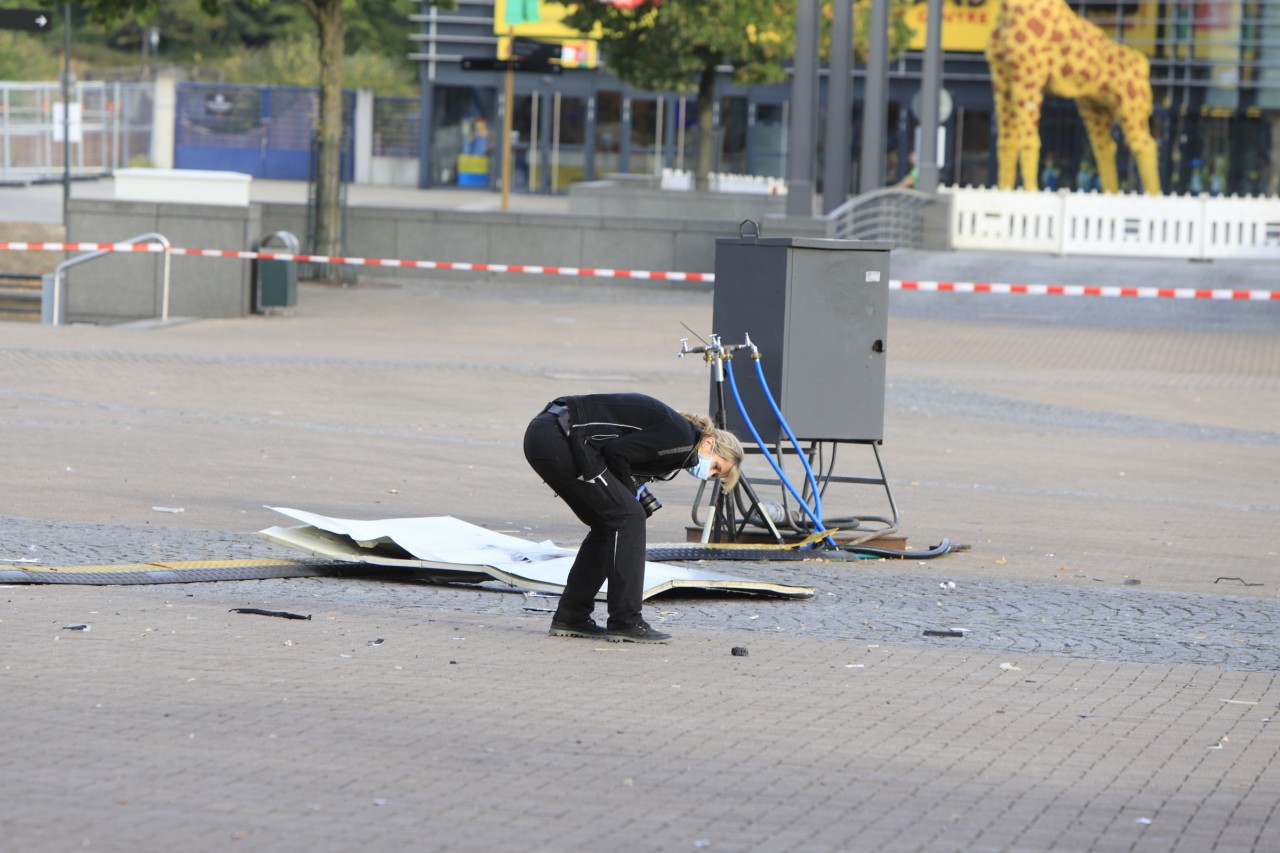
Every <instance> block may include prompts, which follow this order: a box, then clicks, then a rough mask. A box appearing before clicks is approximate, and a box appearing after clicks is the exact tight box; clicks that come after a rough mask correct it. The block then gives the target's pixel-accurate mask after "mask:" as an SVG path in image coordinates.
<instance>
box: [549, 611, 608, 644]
mask: <svg viewBox="0 0 1280 853" xmlns="http://www.w3.org/2000/svg"><path fill="white" fill-rule="evenodd" d="M547 633H548V634H550V635H551V636H552V637H585V638H587V639H589V640H592V639H600V638H601V637H605V636H606V635H608V633H609V632H608V631H606V630H605V629H604V628H601V627H600V626H599V625H597V624H596V621H595V620H594V619H592V618H591V617H590V616H588V617H587V618H586V619H585V620H584V621H582V622H561V621H560V620H559V619H552V620H551V630H550V631H548V632H547Z"/></svg>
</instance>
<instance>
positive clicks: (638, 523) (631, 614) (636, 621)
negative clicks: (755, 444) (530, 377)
mask: <svg viewBox="0 0 1280 853" xmlns="http://www.w3.org/2000/svg"><path fill="white" fill-rule="evenodd" d="M524 456H525V459H527V460H528V461H529V464H530V465H531V466H532V467H533V470H534V471H536V472H537V473H538V475H539V476H540V477H542V479H543V481H544V482H546V484H547V485H548V486H550V487H551V488H552V490H554V491H555V493H556V494H557V495H559V496H560V498H561V499H563V500H564V502H565V503H566V504H568V505H569V508H570V509H571V510H573V513H574V515H576V516H577V517H578V518H579V520H581V521H582V523H583V524H585V525H587V527H589V528H591V530H590V532H589V533H587V536H586V538H585V539H583V540H582V546H581V547H580V548H579V549H578V556H577V558H576V559H575V560H574V561H573V567H572V568H571V569H570V570H569V577H568V580H567V581H566V583H565V588H564V593H563V594H561V596H560V605H559V606H558V607H557V608H556V612H555V615H554V616H553V617H552V619H551V630H550V634H551V636H553V637H587V638H603V639H606V640H610V641H612V642H615V643H618V642H631V643H665V642H667V641H668V640H669V639H671V635H670V634H664V633H663V632H661V631H656V630H654V629H653V628H652V627H651V626H650V625H649V624H648V623H647V622H645V621H644V618H643V617H642V616H641V613H640V611H641V602H642V600H643V597H644V553H645V522H646V521H647V520H648V517H649V516H650V515H652V514H653V511H654V510H656V509H657V508H658V506H660V504H658V502H657V500H656V499H655V498H654V497H653V495H652V494H650V493H649V491H648V489H647V488H646V487H645V485H644V484H645V483H648V482H651V481H653V480H655V479H659V478H661V479H670V478H671V477H673V476H675V474H676V473H677V472H679V471H680V470H681V469H684V470H686V471H688V472H689V473H690V474H692V475H693V476H695V477H697V478H699V479H702V480H706V479H709V478H711V477H718V478H720V480H721V481H722V483H723V485H724V487H725V488H726V489H732V488H733V487H734V485H735V484H736V483H737V481H738V471H739V467H740V466H741V464H742V444H741V443H740V442H739V441H738V439H737V437H736V436H734V434H733V433H731V432H727V431H725V430H722V429H716V427H715V425H714V424H713V423H712V421H711V419H710V418H708V417H706V416H705V415H692V414H688V413H681V412H677V411H676V410H675V409H673V408H671V407H670V406H668V405H666V404H665V403H663V402H661V401H660V400H655V399H654V398H653V397H648V396H646V395H644V394H585V395H582V396H576V397H557V398H556V399H555V400H553V401H552V402H550V403H548V404H547V406H546V408H544V409H543V410H542V411H541V412H540V413H538V414H537V415H536V416H535V417H534V418H533V420H532V421H530V423H529V427H528V429H527V430H525V434H524ZM605 581H608V582H609V589H608V605H609V619H608V621H607V622H606V627H601V626H600V625H597V624H596V622H595V620H594V619H592V618H591V613H592V611H593V610H594V609H595V599H596V593H598V592H599V591H600V587H601V586H603V585H604V583H605Z"/></svg>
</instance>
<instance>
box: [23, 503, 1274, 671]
mask: <svg viewBox="0 0 1280 853" xmlns="http://www.w3.org/2000/svg"><path fill="white" fill-rule="evenodd" d="M0 524H3V528H4V530H5V531H6V538H7V539H9V541H10V542H17V543H19V544H20V543H22V542H39V543H42V544H41V545H40V546H37V550H36V551H33V552H32V553H39V554H40V555H41V557H40V563H41V564H43V565H68V566H75V565H84V564H87V563H91V562H94V561H96V560H97V559H99V558H100V557H101V556H102V555H103V554H104V553H110V554H111V555H112V557H113V560H112V562H128V561H130V560H139V561H142V560H147V561H163V560H233V559H246V558H253V557H258V558H292V559H302V558H303V555H300V554H298V553H297V552H295V551H292V550H291V549H287V548H283V547H280V546H278V545H274V544H273V543H270V542H267V541H266V540H263V539H259V538H257V537H252V536H245V535H232V534H226V533H219V532H211V531H196V530H181V529H169V530H158V529H154V528H146V527H136V526H128V525H99V524H70V523H66V522H47V521H32V520H29V519H13V518H9V519H0ZM43 543H49V544H48V545H45V544H43ZM19 550H21V549H19ZM908 562H910V561H908ZM901 564H902V561H896V560H894V561H887V560H858V561H851V562H832V561H829V560H821V559H818V560H810V561H801V562H785V563H758V562H737V561H735V562H725V561H721V562H714V561H708V562H703V563H699V564H698V565H699V567H700V568H708V569H712V570H715V571H722V572H725V573H727V574H735V575H740V576H742V577H747V578H751V579H755V580H781V581H782V582H784V583H794V584H798V585H804V586H813V587H815V589H816V590H817V594H816V596H815V597H814V598H813V599H811V600H808V601H794V600H777V599H770V598H766V597H761V596H751V595H738V596H728V597H726V596H724V595H720V594H704V593H696V594H692V593H684V594H680V593H675V594H673V593H666V594H663V595H662V596H660V597H658V598H655V599H653V600H652V601H651V602H650V604H649V611H650V616H651V620H652V621H653V622H654V623H655V624H659V623H660V624H662V625H663V626H664V627H666V628H668V629H670V630H672V631H676V632H678V631H679V630H680V629H681V628H685V627H697V628H707V629H712V630H724V629H733V630H739V631H747V632H750V633H753V634H779V635H783V636H789V637H824V638H830V639H842V640H849V641H857V642H884V643H898V644H905V645H923V646H929V647H938V646H960V647H963V648H978V649H983V650H987V651H999V652H1007V653H1009V654H1052V655H1065V656H1068V657H1076V658H1087V659H1091V660H1108V661H1126V662H1130V663H1162V664H1176V665H1194V666H1217V667H1223V668H1226V669H1238V670H1245V671H1255V672H1272V671H1274V670H1275V669H1276V666H1277V662H1280V602H1277V601H1276V600H1275V599H1261V600H1260V599H1258V598H1242V597H1236V596H1232V595H1229V594H1218V595H1203V594H1188V593H1173V592H1166V591H1157V590H1144V589H1142V588H1141V586H1140V581H1137V579H1130V582H1129V583H1128V585H1126V584H1125V582H1124V581H1121V582H1120V583H1119V584H1117V583H1116V581H1114V580H1106V579H1102V578H1085V577H1077V578H1075V579H1074V581H1073V582H1072V584H1071V585H1069V586H1052V585H1047V584H1044V583H1030V582H1019V581H1013V580H1000V579H981V578H979V579H969V580H965V579H962V580H960V581H959V583H957V582H956V580H954V579H953V577H952V576H948V575H947V574H945V571H942V570H944V569H945V561H942V562H939V563H938V564H937V566H936V567H934V568H933V569H932V570H929V571H925V572H920V571H916V572H911V571H895V570H894V568H893V567H895V566H898V565H901ZM0 565H3V564H0ZM12 565H14V566H15V567H20V566H21V565H22V564H20V563H14V564H12ZM324 565H333V564H324ZM394 574H395V573H394V572H391V571H387V570H378V569H370V570H363V571H356V570H352V571H351V572H350V575H349V576H346V577H342V578H333V577H316V578H309V579H298V578H292V579H271V580H247V581H222V582H218V583H217V584H216V586H217V587H218V588H219V594H221V595H226V596H231V597H235V598H239V599H242V600H244V601H246V602H249V601H263V600H278V599H281V598H290V599H294V598H300V599H312V600H314V601H315V602H316V603H317V604H320V603H323V604H324V605H325V606H330V607H333V606H370V607H379V608H382V607H389V608H404V609H408V610H421V611H439V612H446V613H454V614H462V613H476V614H507V615H518V614H520V613H522V612H525V611H530V610H532V611H535V612H536V611H538V610H542V609H544V608H547V607H553V606H554V604H552V605H547V604H545V603H543V602H541V601H540V600H539V599H537V598H534V599H531V600H530V599H526V597H525V596H524V595H523V594H522V593H521V592H520V591H519V590H514V589H512V588H510V587H508V586H506V585H505V584H502V583H499V582H497V581H494V582H492V583H486V584H482V585H477V586H470V585H464V584H427V583H418V582H412V583H404V582H401V581H400V580H399V579H396V578H395V577H394ZM388 576H391V577H388ZM1220 583H1221V588H1222V589H1223V591H1224V592H1228V591H1231V590H1234V589H1237V588H1240V584H1241V583H1242V581H1241V580H1240V579H1235V578H1232V579H1229V580H1228V579H1223V580H1222V581H1221V582H1220ZM952 584H954V585H955V586H954V588H952V586H951V585H952ZM951 629H958V630H961V631H963V632H964V636H963V637H961V638H954V637H948V638H938V637H934V636H925V635H924V632H925V631H926V630H930V631H933V630H951Z"/></svg>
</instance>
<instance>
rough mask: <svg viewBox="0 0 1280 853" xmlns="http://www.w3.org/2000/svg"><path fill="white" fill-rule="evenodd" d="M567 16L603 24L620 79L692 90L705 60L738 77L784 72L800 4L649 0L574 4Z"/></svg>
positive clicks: (611, 64) (582, 25)
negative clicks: (630, 4) (630, 5)
mask: <svg viewBox="0 0 1280 853" xmlns="http://www.w3.org/2000/svg"><path fill="white" fill-rule="evenodd" d="M566 5H569V6H570V7H571V8H572V9H573V11H572V12H571V13H570V14H569V15H568V16H566V18H565V23H567V24H568V25H569V26H571V27H574V28H575V29H578V30H580V31H582V32H590V31H591V30H592V28H593V27H595V26H599V27H601V28H602V33H603V34H602V37H601V39H600V49H601V54H602V55H603V57H604V62H605V65H606V66H607V67H608V68H609V70H610V71H611V72H613V74H614V75H615V76H617V77H618V79H620V80H623V81H625V82H627V83H630V84H631V85H633V86H635V87H637V88H640V89H647V90H658V89H670V90H675V91H691V90H693V89H695V88H697V86H698V82H699V78H700V77H701V75H702V74H703V72H704V71H705V70H706V69H707V68H714V67H715V66H717V65H729V66H730V67H732V68H733V72H734V79H735V80H737V81H738V82H740V83H771V82H777V81H780V80H782V79H783V78H784V76H785V74H784V70H783V67H782V62H783V60H784V59H786V58H787V57H788V56H790V54H791V51H792V50H793V49H794V43H795V35H794V33H795V15H794V4H793V3H789V2H783V0H777V2H768V0H766V2H762V1H761V0H643V2H641V4H640V5H639V6H637V7H636V8H635V9H619V8H617V7H615V6H613V5H611V4H608V3H600V2H594V0H588V2H583V3H580V4H578V5H576V6H574V5H573V4H566Z"/></svg>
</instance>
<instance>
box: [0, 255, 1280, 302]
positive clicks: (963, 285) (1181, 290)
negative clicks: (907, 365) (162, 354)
mask: <svg viewBox="0 0 1280 853" xmlns="http://www.w3.org/2000/svg"><path fill="white" fill-rule="evenodd" d="M3 250H8V251H15V252H22V251H27V252H149V253H163V252H164V251H165V248H164V246H163V245H161V244H159V243H18V242H0V251H3ZM169 253H170V254H172V255H189V256H194V257H200V258H238V259H241V260H264V261H302V262H305V263H315V264H344V265H348V266H359V267H390V268H396V269H419V270H458V271H471V272H509V273H523V274H526V275H563V276H584V277H589V278H627V279H638V280H650V281H694V282H707V283H709V282H714V281H715V280H716V277H715V274H714V273H703V272H663V271H660V270H617V269H606V268H601V267H548V266H537V265H533V264H474V263H463V262H458V261H410V260H400V259H389V258H345V257H335V256H330V255H297V254H289V253H288V252H239V251H232V250H227V249H180V248H176V247H175V248H171V249H169ZM889 289H890V290H906V291H920V292H931V293H992V294H1020V295H1028V296H1109V297H1125V298H1136V299H1219V300H1236V301H1252V302H1269V301H1280V290H1230V289H1226V288H1198V287H1118V286H1108V285H1077V284H997V283H992V282H973V281H897V280H894V281H890V282H889Z"/></svg>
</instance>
